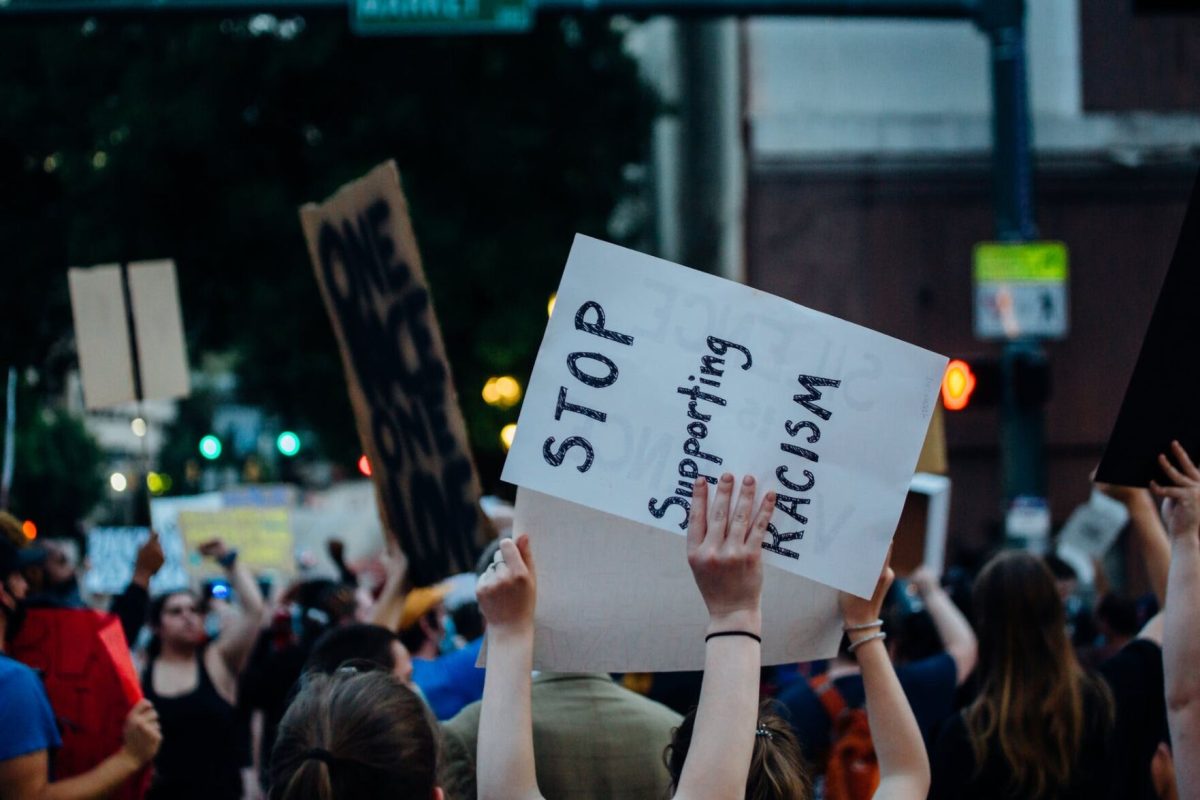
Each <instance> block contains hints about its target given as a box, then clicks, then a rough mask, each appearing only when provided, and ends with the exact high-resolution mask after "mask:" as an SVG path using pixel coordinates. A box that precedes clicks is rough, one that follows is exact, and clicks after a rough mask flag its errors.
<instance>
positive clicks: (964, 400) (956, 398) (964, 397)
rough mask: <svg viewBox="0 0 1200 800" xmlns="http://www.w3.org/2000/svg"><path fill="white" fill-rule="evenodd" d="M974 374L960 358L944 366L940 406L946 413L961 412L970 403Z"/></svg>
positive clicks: (973, 388)
mask: <svg viewBox="0 0 1200 800" xmlns="http://www.w3.org/2000/svg"><path fill="white" fill-rule="evenodd" d="M975 382H976V379H975V373H974V372H972V371H971V365H970V364H968V363H967V362H966V361H963V360H962V359H961V358H956V359H953V360H952V361H951V362H950V363H949V364H947V365H946V374H945V375H943V376H942V405H944V406H945V407H946V410H947V411H962V410H963V409H964V408H966V407H967V405H968V404H969V403H970V402H971V395H972V394H973V393H974V391H975Z"/></svg>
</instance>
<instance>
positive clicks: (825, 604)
mask: <svg viewBox="0 0 1200 800" xmlns="http://www.w3.org/2000/svg"><path fill="white" fill-rule="evenodd" d="M515 529H516V530H519V531H522V532H524V533H528V534H529V537H530V540H531V543H532V545H533V554H534V559H535V561H536V563H537V568H538V604H537V614H536V625H537V631H536V634H535V636H534V655H533V665H534V668H535V669H545V670H557V671H589V672H590V671H599V672H670V671H678V670H699V669H703V668H704V632H705V628H706V626H707V625H708V612H707V611H706V610H705V607H704V601H703V600H702V599H701V597H700V592H699V590H698V589H697V588H696V583H695V580H693V578H692V573H691V569H690V568H689V567H688V564H687V546H686V541H685V540H684V539H681V538H680V537H678V536H672V535H670V534H668V533H665V532H663V531H661V530H659V529H657V528H654V527H651V526H649V525H644V524H641V523H637V522H632V521H630V520H628V519H624V518H622V517H618V516H614V515H612V514H606V513H604V512H602V511H596V510H593V509H591V508H588V507H586V506H581V505H577V504H575V503H570V502H568V501H566V500H559V499H557V498H554V497H551V496H549V495H545V494H540V493H538V492H535V491H532V490H530V489H525V488H522V489H520V490H518V492H517V507H516V523H515ZM876 577H878V572H877V573H876ZM762 608H763V620H762V627H763V654H762V658H763V664H765V665H766V664H784V663H791V662H796V661H811V660H814V659H818V658H830V657H832V656H833V655H834V654H835V653H836V652H837V647H838V642H839V641H840V639H841V635H842V626H841V616H840V613H839V611H838V593H837V591H836V590H834V589H832V588H830V587H828V586H824V585H822V584H819V583H816V582H815V581H810V580H807V579H805V578H798V577H796V576H794V575H789V574H788V573H786V572H784V571H782V570H779V569H776V568H774V567H770V566H768V567H766V568H765V570H764V572H763V601H762Z"/></svg>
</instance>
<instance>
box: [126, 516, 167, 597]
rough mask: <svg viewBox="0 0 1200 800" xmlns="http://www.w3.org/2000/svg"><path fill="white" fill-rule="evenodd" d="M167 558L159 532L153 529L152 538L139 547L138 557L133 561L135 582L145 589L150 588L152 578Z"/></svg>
mask: <svg viewBox="0 0 1200 800" xmlns="http://www.w3.org/2000/svg"><path fill="white" fill-rule="evenodd" d="M166 560H167V556H166V554H165V553H163V548H162V542H160V541H159V539H158V532H157V531H155V530H153V529H151V531H150V538H149V539H147V540H146V541H145V542H143V543H142V546H141V547H139V548H138V551H137V558H136V560H135V561H134V562H133V582H134V583H136V584H138V585H139V586H141V587H142V588H143V589H149V587H150V579H151V578H153V577H154V576H155V575H157V574H158V571H159V570H160V569H162V565H163V564H164V563H166Z"/></svg>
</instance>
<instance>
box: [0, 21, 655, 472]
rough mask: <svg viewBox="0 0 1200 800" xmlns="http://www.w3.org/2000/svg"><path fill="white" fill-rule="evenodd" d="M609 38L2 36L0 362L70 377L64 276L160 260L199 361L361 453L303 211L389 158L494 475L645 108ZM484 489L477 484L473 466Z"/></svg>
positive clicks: (624, 184) (76, 29)
mask: <svg viewBox="0 0 1200 800" xmlns="http://www.w3.org/2000/svg"><path fill="white" fill-rule="evenodd" d="M621 41H622V37H621V35H620V33H619V32H618V31H617V30H615V29H614V27H613V26H611V25H609V23H608V22H607V21H603V20H574V19H561V20H543V21H541V22H540V23H539V25H538V26H537V28H536V29H535V30H534V31H533V32H532V33H530V34H528V35H520V36H504V37H499V36H493V37H471V38H466V37H463V38H453V37H442V38H378V39H364V38H356V37H354V36H353V35H352V34H351V33H350V32H349V30H348V27H347V24H346V21H345V19H344V18H342V17H340V16H339V17H332V16H322V17H312V18H307V19H299V18H297V19H288V20H276V19H274V18H270V17H255V18H250V19H239V20H232V19H225V20H219V19H195V18H192V19H180V18H169V17H165V18H155V19H128V18H104V19H100V20H86V21H80V20H78V19H76V20H63V21H58V22H54V23H53V24H48V23H46V22H44V21H43V22H38V23H31V22H20V23H14V22H11V21H5V22H4V23H3V26H2V27H0V252H2V253H3V258H4V264H3V267H2V268H3V270H4V273H3V276H4V290H3V291H2V292H0V318H2V319H3V320H4V323H5V327H6V330H7V335H6V336H4V337H0V365H2V364H7V363H17V364H21V365H36V366H38V367H40V368H42V369H45V370H47V371H48V372H49V373H51V375H50V377H51V380H49V381H48V382H47V385H49V386H53V385H54V381H53V376H54V375H57V374H60V373H61V371H62V367H63V366H64V365H66V364H70V363H71V362H72V351H71V347H70V346H69V341H70V340H69V331H70V313H69V306H68V303H67V295H66V280H65V270H66V268H67V267H68V266H69V265H90V264H98V263H104V262H114V261H122V260H136V259H143V258H157V257H172V258H174V259H175V261H176V263H177V265H178V268H179V273H180V283H181V294H182V301H183V308H184V320H185V325H186V328H187V332H188V339H189V348H190V351H191V354H192V359H193V362H194V363H196V362H197V361H198V358H199V354H200V353H201V352H203V351H209V350H216V351H227V352H234V353H236V354H237V356H238V364H239V367H238V372H239V378H240V386H241V394H242V397H241V399H242V400H243V401H246V402H252V403H258V404H261V405H263V406H264V407H265V408H266V409H267V410H268V411H269V412H270V413H271V414H273V415H277V416H278V418H279V419H280V420H282V422H283V424H284V425H286V426H288V427H305V428H308V429H312V430H314V431H316V432H317V433H318V434H319V437H320V439H321V441H322V443H323V449H324V451H325V452H326V453H327V454H328V455H330V456H331V457H333V458H335V459H337V460H338V461H340V462H342V463H348V464H353V461H354V459H355V458H357V455H358V452H359V451H358V444H357V442H356V436H355V433H354V428H353V424H352V420H351V416H350V411H349V404H348V401H347V398H346V392H345V385H344V377H343V374H342V368H341V364H340V360H339V359H338V356H337V352H336V347H335V343H334V339H333V335H332V332H331V329H330V326H329V322H328V320H327V318H326V316H325V312H324V309H323V307H322V305H321V302H320V298H319V295H318V292H317V288H316V284H315V281H314V278H313V275H312V269H311V267H310V266H309V263H308V258H307V255H306V253H305V249H304V243H303V237H302V234H301V230H300V226H299V222H298V218H297V213H296V209H297V207H298V206H299V205H301V204H302V203H303V202H305V201H309V200H319V199H322V198H324V197H326V196H327V195H329V194H331V193H332V192H333V191H334V190H335V189H336V188H337V187H338V186H339V185H340V184H341V183H343V182H345V181H347V180H350V179H352V178H355V177H357V176H358V175H360V174H362V173H364V172H366V171H367V170H368V169H369V168H370V167H371V166H373V165H374V164H376V163H378V162H380V161H382V160H384V159H387V158H395V159H396V160H397V161H398V163H399V165H400V170H401V174H402V176H403V180H404V184H405V190H406V192H407V194H408V195H409V200H410V203H411V207H412V211H413V216H414V226H415V229H416V232H417V240H418V243H419V245H420V247H421V251H422V255H423V258H424V262H425V267H426V272H427V274H428V276H429V280H430V283H431V285H432V289H433V295H434V303H435V308H436V310H437V313H438V315H439V317H440V321H441V324H442V328H443V333H444V336H445V339H446V345H447V349H448V351H449V354H450V358H451V363H452V367H453V369H454V371H455V378H456V383H457V386H458V388H459V391H460V397H461V400H462V404H463V407H464V411H465V412H466V414H467V419H468V428H469V429H470V430H471V433H472V439H473V443H474V445H475V447H476V450H477V453H478V454H479V455H480V456H481V457H482V460H483V462H484V463H485V465H486V464H490V463H495V462H496V461H497V460H498V454H497V451H498V439H497V434H498V431H499V428H500V426H501V425H502V424H504V423H506V422H509V421H514V420H515V410H512V411H508V412H498V411H495V410H494V409H491V408H489V407H487V406H485V405H484V404H483V403H482V401H481V399H480V397H479V390H480V388H481V387H482V385H483V382H484V380H485V379H486V377H487V376H488V375H490V374H500V373H512V374H514V375H517V376H518V377H520V378H522V379H524V377H525V376H526V375H527V374H528V372H529V370H530V368H531V367H532V360H533V356H534V353H535V352H536V348H537V345H538V342H539V340H540V335H541V331H542V329H543V327H544V325H545V320H546V311H545V306H546V300H547V298H548V296H549V294H550V293H551V292H552V291H553V290H554V288H555V286H556V284H557V279H558V276H559V274H560V272H561V269H562V265H563V263H564V262H565V257H566V253H567V250H568V248H569V247H570V243H571V238H572V236H573V234H574V233H575V232H577V231H578V232H583V233H588V234H592V235H597V236H602V237H603V236H606V234H607V230H606V226H607V223H608V220H609V218H610V215H611V214H612V212H613V210H614V208H615V207H616V206H617V204H618V203H619V202H620V201H621V199H622V198H623V197H625V196H626V195H627V194H628V193H629V192H630V190H631V188H634V187H632V186H631V183H630V177H629V176H630V175H631V174H632V173H633V172H634V170H630V169H629V166H630V165H635V164H638V163H640V162H642V161H643V159H644V155H645V149H646V147H647V143H648V131H649V125H650V122H651V119H652V117H653V114H654V113H655V109H656V106H655V101H654V99H653V97H652V95H651V93H650V92H649V90H648V89H647V88H646V87H645V85H644V84H643V83H642V82H641V80H640V79H639V76H638V74H637V70H636V67H635V64H634V63H633V62H632V61H631V60H630V59H629V58H628V57H627V56H626V55H625V54H624V53H623V51H622V49H621ZM484 472H485V476H486V475H488V473H489V470H488V469H486V468H485V470H484Z"/></svg>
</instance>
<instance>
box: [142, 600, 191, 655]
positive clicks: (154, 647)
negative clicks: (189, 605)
mask: <svg viewBox="0 0 1200 800" xmlns="http://www.w3.org/2000/svg"><path fill="white" fill-rule="evenodd" d="M181 594H185V595H187V596H188V597H190V598H192V599H193V600H195V601H196V607H197V608H199V607H200V598H199V597H198V596H197V595H196V593H195V592H193V591H192V590H191V589H176V590H175V591H173V592H163V593H162V594H160V595H157V596H155V597H152V598H150V606H149V607H148V609H147V611H146V621H147V624H148V625H149V626H150V632H151V633H152V634H154V635H153V636H151V637H150V644H148V645H147V646H146V655H147V656H148V657H149V659H150V660H151V661H153V660H154V659H156V658H158V657H159V655H160V654H161V653H162V639H161V638H159V635H158V629H159V626H161V625H162V615H163V609H164V608H165V607H166V605H167V601H168V600H170V599H171V598H172V597H177V596H178V595H181ZM130 644H131V646H132V642H131V643H130Z"/></svg>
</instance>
